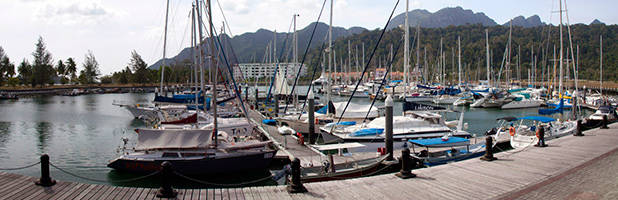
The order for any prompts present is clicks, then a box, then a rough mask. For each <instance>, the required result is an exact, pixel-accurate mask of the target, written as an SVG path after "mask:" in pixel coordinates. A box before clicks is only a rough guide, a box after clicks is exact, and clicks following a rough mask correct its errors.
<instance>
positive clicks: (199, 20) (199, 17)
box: [195, 0, 208, 108]
mask: <svg viewBox="0 0 618 200" xmlns="http://www.w3.org/2000/svg"><path fill="white" fill-rule="evenodd" d="M195 14H196V15H195V16H196V17H197V21H196V23H197V30H198V33H199V35H198V37H199V38H198V39H197V40H196V42H197V50H198V58H199V62H200V64H198V67H199V68H200V87H201V89H202V93H203V94H204V108H205V107H206V103H208V102H206V89H205V87H204V82H205V81H204V60H203V59H204V49H203V48H202V38H204V37H203V33H202V26H201V24H202V13H201V12H200V2H199V0H195Z"/></svg>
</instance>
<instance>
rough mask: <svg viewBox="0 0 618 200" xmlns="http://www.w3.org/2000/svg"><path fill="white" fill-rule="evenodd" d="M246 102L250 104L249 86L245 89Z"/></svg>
mask: <svg viewBox="0 0 618 200" xmlns="http://www.w3.org/2000/svg"><path fill="white" fill-rule="evenodd" d="M241 88H242V87H241ZM245 101H247V102H249V86H247V87H245Z"/></svg>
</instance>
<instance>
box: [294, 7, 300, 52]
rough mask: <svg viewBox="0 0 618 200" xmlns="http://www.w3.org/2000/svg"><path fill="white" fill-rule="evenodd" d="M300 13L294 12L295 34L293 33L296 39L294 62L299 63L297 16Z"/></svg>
mask: <svg viewBox="0 0 618 200" xmlns="http://www.w3.org/2000/svg"><path fill="white" fill-rule="evenodd" d="M298 16H299V15H298V14H294V35H293V39H294V52H293V54H294V55H293V56H294V64H296V63H298V36H297V34H296V17H298Z"/></svg>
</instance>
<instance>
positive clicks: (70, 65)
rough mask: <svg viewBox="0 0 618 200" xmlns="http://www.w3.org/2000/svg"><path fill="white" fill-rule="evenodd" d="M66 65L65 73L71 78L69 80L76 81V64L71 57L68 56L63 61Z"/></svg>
mask: <svg viewBox="0 0 618 200" xmlns="http://www.w3.org/2000/svg"><path fill="white" fill-rule="evenodd" d="M65 65H66V67H65V68H66V69H65V72H66V75H68V76H69V78H70V79H71V82H75V81H77V75H76V74H77V64H75V60H73V58H68V59H67V61H66V62H65Z"/></svg>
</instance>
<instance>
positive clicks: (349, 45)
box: [345, 40, 352, 83]
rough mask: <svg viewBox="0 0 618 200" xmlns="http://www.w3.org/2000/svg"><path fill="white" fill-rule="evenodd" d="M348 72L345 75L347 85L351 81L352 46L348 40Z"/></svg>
mask: <svg viewBox="0 0 618 200" xmlns="http://www.w3.org/2000/svg"><path fill="white" fill-rule="evenodd" d="M347 69H348V71H347V73H346V75H345V76H346V77H347V79H348V83H350V81H351V80H352V78H351V77H350V71H352V44H351V43H350V40H348V68H347Z"/></svg>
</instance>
